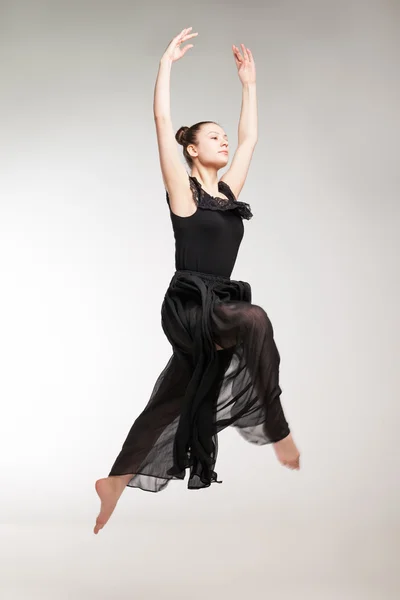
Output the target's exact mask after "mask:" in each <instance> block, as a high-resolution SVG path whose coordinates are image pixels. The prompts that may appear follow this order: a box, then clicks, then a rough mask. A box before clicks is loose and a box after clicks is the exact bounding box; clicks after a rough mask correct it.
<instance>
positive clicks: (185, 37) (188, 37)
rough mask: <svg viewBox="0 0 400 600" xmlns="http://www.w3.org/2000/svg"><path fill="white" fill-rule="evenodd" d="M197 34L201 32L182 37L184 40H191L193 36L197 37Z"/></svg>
mask: <svg viewBox="0 0 400 600" xmlns="http://www.w3.org/2000/svg"><path fill="white" fill-rule="evenodd" d="M196 35H199V34H198V33H191V34H189V35H185V36H184V37H183V38H182V42H186V41H187V40H190V39H191V38H193V37H196Z"/></svg>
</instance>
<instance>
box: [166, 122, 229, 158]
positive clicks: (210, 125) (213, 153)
mask: <svg viewBox="0 0 400 600" xmlns="http://www.w3.org/2000/svg"><path fill="white" fill-rule="evenodd" d="M175 138H176V141H177V142H178V143H179V144H181V146H183V155H184V157H185V159H186V162H187V164H188V165H189V167H190V168H191V169H192V168H193V167H195V166H197V165H202V166H204V167H209V168H215V169H217V170H218V169H222V168H223V167H225V166H226V164H227V163H228V158H229V155H228V152H229V144H228V136H227V135H226V133H225V131H224V130H223V129H222V127H220V126H219V125H218V124H217V123H215V122H214V121H200V123H196V124H195V125H192V126H191V127H180V129H178V131H177V132H176V135H175Z"/></svg>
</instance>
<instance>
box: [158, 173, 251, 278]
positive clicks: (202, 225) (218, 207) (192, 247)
mask: <svg viewBox="0 0 400 600" xmlns="http://www.w3.org/2000/svg"><path fill="white" fill-rule="evenodd" d="M189 183H190V188H191V190H192V194H193V199H194V201H195V203H196V205H197V210H196V212H195V213H194V214H193V215H191V216H189V217H179V216H178V215H176V214H174V213H173V212H172V210H171V207H170V215H171V221H172V227H173V230H174V236H175V268H176V270H188V271H200V272H201V273H212V274H213V275H220V276H223V277H230V276H231V273H232V271H233V267H234V266H235V262H236V257H237V254H238V251H239V247H240V244H241V241H242V238H243V234H244V227H243V222H242V221H243V219H251V217H252V216H253V215H252V213H251V209H250V206H249V205H248V204H246V203H245V202H238V201H237V200H236V198H235V196H234V194H233V192H232V190H231V188H230V187H229V185H228V184H227V183H226V182H225V181H219V182H218V189H219V191H220V192H222V193H223V194H225V196H226V197H227V198H228V200H225V199H224V198H219V197H215V196H211V195H210V194H208V193H207V192H206V191H205V190H203V188H202V187H201V184H200V182H199V181H198V180H197V179H196V177H192V176H190V175H189ZM166 195H167V202H168V205H169V196H168V192H166Z"/></svg>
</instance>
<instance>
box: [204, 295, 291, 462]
mask: <svg viewBox="0 0 400 600" xmlns="http://www.w3.org/2000/svg"><path fill="white" fill-rule="evenodd" d="M214 334H215V339H217V340H218V342H219V343H220V344H222V346H224V347H229V346H231V345H232V344H233V343H235V342H239V341H240V342H242V343H243V347H244V355H245V358H246V362H247V365H248V370H249V372H250V373H251V374H252V378H253V381H254V382H255V386H256V388H257V389H258V390H259V394H260V396H261V397H263V398H264V399H265V406H266V409H267V419H266V421H265V424H264V426H265V431H266V434H267V436H268V438H270V440H274V441H273V446H274V450H275V453H276V456H277V458H278V460H279V462H280V463H281V464H282V465H284V466H286V467H288V468H290V469H296V470H297V469H299V468H300V453H299V451H298V449H297V447H296V445H295V443H294V440H293V437H292V434H291V433H290V432H289V428H288V426H287V423H286V420H285V416H284V413H283V409H282V406H281V402H280V398H279V396H280V393H281V389H280V387H279V364H280V356H279V352H278V349H277V347H276V344H275V340H274V332H273V327H272V324H271V321H270V319H269V317H268V315H267V313H266V312H265V310H264V309H263V308H261V307H260V306H257V305H255V304H251V303H250V302H229V303H221V304H220V305H218V307H217V308H216V310H215V315H214ZM220 347H221V346H219V348H220ZM283 436H284V437H283ZM250 441H251V439H250ZM256 443H257V442H256Z"/></svg>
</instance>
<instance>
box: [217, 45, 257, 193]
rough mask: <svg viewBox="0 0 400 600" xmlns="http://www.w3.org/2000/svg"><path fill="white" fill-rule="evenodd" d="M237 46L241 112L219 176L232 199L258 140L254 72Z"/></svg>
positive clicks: (246, 51)
mask: <svg viewBox="0 0 400 600" xmlns="http://www.w3.org/2000/svg"><path fill="white" fill-rule="evenodd" d="M241 47H242V52H243V56H242V55H241V54H240V51H239V49H238V48H237V47H236V46H233V47H232V49H233V54H234V58H235V62H236V66H237V68H238V75H239V79H240V81H241V83H242V109H241V113H240V120H239V131H238V147H237V149H236V152H235V154H234V156H233V159H232V163H231V166H230V167H229V169H228V171H227V172H226V173H224V175H223V176H222V177H221V179H222V180H223V181H225V182H226V183H227V184H228V185H229V187H230V188H231V190H232V191H233V193H234V194H235V196H236V198H237V197H238V196H239V194H240V192H241V190H242V187H243V186H244V183H245V181H246V177H247V173H248V171H249V167H250V162H251V159H252V157H253V152H254V148H255V146H256V144H257V137H258V119H257V92H256V69H255V64H254V59H253V55H252V53H251V51H250V50H249V48H245V46H244V45H243V44H241Z"/></svg>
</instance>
